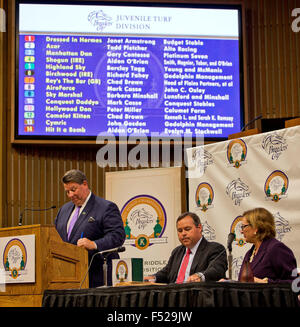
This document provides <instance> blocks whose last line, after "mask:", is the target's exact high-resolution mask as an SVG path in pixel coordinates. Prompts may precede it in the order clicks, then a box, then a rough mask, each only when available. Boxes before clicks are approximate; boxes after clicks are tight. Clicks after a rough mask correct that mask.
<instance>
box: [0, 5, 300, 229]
mask: <svg viewBox="0 0 300 327" xmlns="http://www.w3.org/2000/svg"><path fill="white" fill-rule="evenodd" d="M4 2H5V4H8V5H9V8H8V20H9V22H8V32H7V33H6V34H3V33H0V115H1V116H0V123H1V133H3V136H2V139H1V148H0V155H1V158H0V159H1V163H0V170H1V175H2V188H1V189H2V195H1V199H2V200H0V207H1V211H0V213H1V217H2V225H3V226H14V225H17V223H18V219H19V216H20V213H21V212H22V210H23V209H24V208H26V207H28V208H33V209H36V208H47V207H50V206H52V205H56V206H57V208H58V207H60V206H61V205H62V204H63V203H64V202H65V201H67V198H66V195H65V193H64V190H63V186H62V184H61V182H60V179H61V176H62V175H63V174H64V172H65V171H66V170H68V169H71V168H79V169H82V170H83V171H85V172H86V175H87V177H88V179H89V181H90V185H91V188H92V190H93V191H94V192H95V193H96V194H98V195H100V196H104V190H105V185H104V181H105V172H106V171H114V170H118V169H120V170H126V169H134V168H132V167H128V168H126V167H125V168H124V167H120V168H113V167H112V168H108V167H106V168H100V167H98V166H97V164H96V154H97V151H98V149H99V148H100V146H99V145H95V146H70V145H66V146H52V145H51V146H50V145H43V146H40V145H12V144H11V143H10V133H11V128H10V116H11V111H12V110H13V109H14V89H13V87H14V80H13V71H14V62H13V57H14V38H13V35H14V14H13V5H14V1H9V2H6V1H4V0H0V7H1V8H3V7H4ZM191 2H193V3H197V2H198V3H201V2H203V3H207V2H209V1H207V0H206V1H201V0H199V1H191ZM214 2H216V1H214ZM217 2H218V3H224V4H227V3H228V1H225V0H220V1H217ZM231 3H240V1H231ZM242 3H243V5H244V9H245V27H246V28H245V31H244V37H245V49H246V53H245V54H244V56H245V60H246V65H245V67H246V72H245V73H246V76H247V85H245V88H246V93H247V95H248V96H247V98H246V109H247V111H246V122H247V121H249V120H251V119H253V118H254V117H256V116H258V115H259V114H260V113H262V114H263V117H264V118H280V117H290V116H298V115H300V92H299V89H300V68H299V50H300V49H299V47H300V41H299V40H300V32H299V33H294V32H293V31H292V29H291V23H292V21H293V19H294V17H292V16H291V11H292V9H293V8H297V7H298V8H300V0H244V1H242ZM5 58H11V60H10V61H8V65H7V66H6V65H4V62H5ZM6 67H7V68H6ZM4 81H7V83H4ZM249 127H250V128H253V127H257V124H255V125H253V126H249ZM149 158H150V155H149ZM182 183H183V186H184V187H183V189H184V191H183V193H182V196H181V198H182V202H183V208H184V207H185V203H186V194H185V177H184V169H183V178H182ZM129 187H130V186H129ZM1 201H2V202H1ZM57 210H58V209H55V210H52V211H48V212H43V213H38V212H28V211H27V212H26V213H25V214H24V223H25V224H35V223H43V224H45V223H47V224H52V223H53V219H54V217H55V214H56V212H57ZM0 224H1V221H0Z"/></svg>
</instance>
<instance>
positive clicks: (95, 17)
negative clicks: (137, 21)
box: [88, 10, 112, 32]
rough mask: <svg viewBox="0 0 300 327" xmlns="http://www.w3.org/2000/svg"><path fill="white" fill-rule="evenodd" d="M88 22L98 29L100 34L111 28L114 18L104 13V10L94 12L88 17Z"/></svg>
mask: <svg viewBox="0 0 300 327" xmlns="http://www.w3.org/2000/svg"><path fill="white" fill-rule="evenodd" d="M88 21H89V22H90V23H91V24H92V25H93V26H95V27H96V29H97V31H98V32H101V31H103V30H104V29H105V28H106V27H108V26H111V25H112V23H111V21H112V18H111V17H109V16H108V15H106V14H105V13H104V11H103V10H98V11H93V12H91V13H90V14H89V15H88Z"/></svg>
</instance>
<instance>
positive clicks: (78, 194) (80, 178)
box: [55, 169, 125, 287]
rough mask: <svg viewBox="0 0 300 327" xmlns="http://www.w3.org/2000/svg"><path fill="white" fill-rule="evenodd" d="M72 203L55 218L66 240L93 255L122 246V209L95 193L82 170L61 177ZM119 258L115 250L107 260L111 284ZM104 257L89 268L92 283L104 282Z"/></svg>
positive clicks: (57, 226)
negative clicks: (115, 264) (113, 264)
mask: <svg viewBox="0 0 300 327" xmlns="http://www.w3.org/2000/svg"><path fill="white" fill-rule="evenodd" d="M62 182H63V185H64V189H65V191H66V193H67V196H68V198H69V199H70V200H71V201H70V202H68V203H66V204H64V205H63V206H62V207H61V208H60V210H59V212H58V214H57V217H56V218H55V227H56V229H57V231H58V233H59V235H60V236H61V238H62V240H63V241H64V242H68V243H72V244H76V245H77V246H79V247H83V248H85V249H86V250H87V251H88V253H89V263H90V261H91V258H92V256H93V255H94V254H95V253H97V252H99V251H104V250H108V249H112V248H116V247H119V246H122V244H123V243H124V240H125V231H124V226H123V222H122V218H121V214H120V211H119V209H118V207H117V205H116V204H115V203H113V202H110V201H107V200H105V199H102V198H100V197H98V196H96V195H94V194H93V193H92V192H91V191H90V188H89V185H88V181H87V178H86V176H85V175H84V173H83V172H81V171H80V170H75V169H74V170H69V171H67V172H66V173H65V175H64V176H63V178H62ZM116 258H119V256H118V254H117V253H112V254H111V255H110V256H109V257H108V260H107V264H108V273H107V278H108V285H111V283H112V281H111V272H112V263H111V259H116ZM102 266H103V258H102V256H101V255H96V256H95V257H94V259H93V262H92V265H91V267H90V270H89V286H90V287H98V286H101V285H103V283H104V282H103V269H102Z"/></svg>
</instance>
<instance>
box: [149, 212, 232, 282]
mask: <svg viewBox="0 0 300 327" xmlns="http://www.w3.org/2000/svg"><path fill="white" fill-rule="evenodd" d="M176 227H177V234H178V239H179V241H180V242H181V244H182V245H180V246H178V247H176V248H175V249H174V250H173V251H172V253H171V257H170V259H169V261H168V263H167V265H166V266H165V267H164V268H163V269H161V270H160V271H158V272H157V273H156V274H155V275H153V276H145V278H144V280H145V281H153V280H155V281H156V282H158V283H183V282H202V281H217V280H219V279H220V278H222V277H225V272H226V270H227V255H226V250H225V248H224V246H223V245H221V244H219V243H216V242H208V241H207V240H206V239H205V238H204V237H203V236H202V225H201V222H200V218H199V217H198V216H197V215H196V214H195V213H192V212H186V213H183V214H182V215H180V216H179V217H178V218H177V221H176Z"/></svg>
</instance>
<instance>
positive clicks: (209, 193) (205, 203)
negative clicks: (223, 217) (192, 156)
mask: <svg viewBox="0 0 300 327" xmlns="http://www.w3.org/2000/svg"><path fill="white" fill-rule="evenodd" d="M213 200H214V191H213V188H212V187H211V185H210V184H208V183H201V184H199V185H198V187H197V190H196V194H195V201H196V205H197V207H198V208H200V209H201V210H202V211H204V212H205V211H206V210H207V209H210V208H212V207H213V205H212V203H213Z"/></svg>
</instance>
